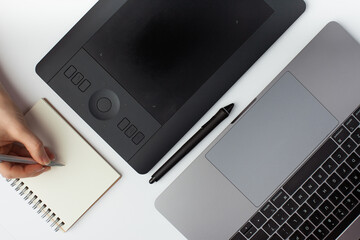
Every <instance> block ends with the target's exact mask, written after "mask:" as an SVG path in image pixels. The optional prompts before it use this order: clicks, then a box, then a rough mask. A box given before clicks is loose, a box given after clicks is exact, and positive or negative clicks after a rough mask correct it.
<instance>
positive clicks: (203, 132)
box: [149, 103, 234, 184]
mask: <svg viewBox="0 0 360 240" xmlns="http://www.w3.org/2000/svg"><path fill="white" fill-rule="evenodd" d="M233 107H234V104H233V103H232V104H230V105H228V106H226V107H223V108H221V109H220V110H219V111H218V112H217V113H216V114H215V115H214V116H213V117H212V118H211V119H210V120H209V121H208V122H207V123H205V125H204V126H202V127H201V128H200V130H199V131H197V132H196V133H195V135H194V136H192V137H191V138H190V139H189V140H188V141H187V142H186V143H185V144H184V145H183V146H182V147H181V148H180V149H179V150H178V151H177V152H176V153H175V154H174V155H172V157H171V158H170V159H169V160H167V162H165V163H164V165H162V166H161V167H160V168H159V170H157V171H156V172H155V173H154V174H153V175H152V176H151V179H150V181H149V183H150V184H152V183H154V182H157V181H158V180H159V179H160V178H161V177H162V176H164V175H165V174H166V173H167V172H168V171H169V170H170V169H171V168H172V167H174V166H175V164H177V163H178V162H179V161H180V160H181V159H182V158H183V157H184V156H185V155H186V154H188V153H189V152H190V151H191V150H192V149H193V148H194V147H195V146H196V145H197V144H198V143H199V142H201V140H203V139H204V138H205V137H206V136H207V135H208V134H209V133H210V132H211V131H212V130H213V129H214V128H216V126H217V125H219V124H220V123H221V122H222V121H223V120H224V119H225V118H227V117H228V116H229V114H230V112H231V110H232V109H233Z"/></svg>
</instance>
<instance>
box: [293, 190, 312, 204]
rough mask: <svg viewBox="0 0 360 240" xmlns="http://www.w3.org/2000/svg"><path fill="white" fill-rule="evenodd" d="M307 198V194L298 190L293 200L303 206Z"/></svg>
mask: <svg viewBox="0 0 360 240" xmlns="http://www.w3.org/2000/svg"><path fill="white" fill-rule="evenodd" d="M308 197H309V195H307V193H306V192H305V191H304V190H302V189H299V190H298V191H297V192H296V193H295V195H294V196H293V198H294V200H295V201H296V202H297V203H298V204H299V205H301V204H303V203H304V202H305V201H306V199H307V198H308Z"/></svg>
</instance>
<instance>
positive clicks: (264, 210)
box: [261, 202, 276, 218]
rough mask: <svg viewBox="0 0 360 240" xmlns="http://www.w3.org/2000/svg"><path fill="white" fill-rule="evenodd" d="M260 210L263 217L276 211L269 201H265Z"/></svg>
mask: <svg viewBox="0 0 360 240" xmlns="http://www.w3.org/2000/svg"><path fill="white" fill-rule="evenodd" d="M261 212H262V214H264V215H265V217H267V218H269V217H271V216H272V215H273V214H274V213H275V212H276V208H275V207H274V205H272V203H271V202H267V203H266V204H265V205H264V206H263V208H262V209H261Z"/></svg>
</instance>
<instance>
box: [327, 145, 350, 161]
mask: <svg viewBox="0 0 360 240" xmlns="http://www.w3.org/2000/svg"><path fill="white" fill-rule="evenodd" d="M331 157H332V159H334V160H335V162H337V163H338V164H341V163H342V162H343V161H344V160H345V158H346V157H347V155H346V153H345V152H344V151H343V150H342V149H341V148H338V149H337V150H336V151H335V152H334V154H333V155H331Z"/></svg>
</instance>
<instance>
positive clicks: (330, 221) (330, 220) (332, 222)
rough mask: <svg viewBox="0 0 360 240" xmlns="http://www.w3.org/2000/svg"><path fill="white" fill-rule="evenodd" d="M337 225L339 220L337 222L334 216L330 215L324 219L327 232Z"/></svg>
mask: <svg viewBox="0 0 360 240" xmlns="http://www.w3.org/2000/svg"><path fill="white" fill-rule="evenodd" d="M338 223H339V220H337V218H336V217H334V215H330V216H329V217H328V218H327V219H325V221H324V224H325V226H326V227H327V228H328V229H329V230H333V229H334V228H335V227H336V225H337V224H338Z"/></svg>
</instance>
